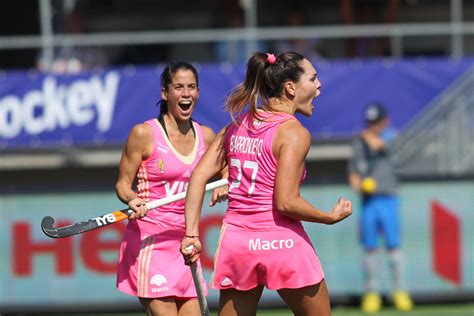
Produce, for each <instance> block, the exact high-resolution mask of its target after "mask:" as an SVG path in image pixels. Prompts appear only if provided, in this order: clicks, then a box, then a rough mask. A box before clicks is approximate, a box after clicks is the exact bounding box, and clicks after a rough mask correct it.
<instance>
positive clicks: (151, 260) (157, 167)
mask: <svg viewBox="0 0 474 316" xmlns="http://www.w3.org/2000/svg"><path fill="white" fill-rule="evenodd" d="M146 124H148V125H149V126H150V127H151V128H152V131H153V151H152V153H151V155H150V157H149V158H148V159H147V160H145V161H143V162H142V164H141V166H140V168H139V171H138V174H137V178H138V196H140V197H141V198H143V199H144V200H146V201H150V200H155V199H160V198H163V197H165V196H170V195H173V194H176V193H179V192H183V191H185V190H186V188H187V186H188V182H189V178H190V176H191V171H192V170H193V169H194V167H195V166H196V164H197V163H198V161H199V159H200V158H201V157H202V155H203V154H204V151H205V143H204V140H203V136H202V129H201V127H200V126H199V124H197V123H195V122H193V126H194V130H195V133H196V137H195V142H194V147H193V150H192V152H191V153H190V154H189V155H187V156H183V155H181V154H180V153H179V152H177V151H176V149H175V148H174V147H173V145H172V144H171V143H170V141H169V140H168V137H167V136H166V134H165V131H164V130H163V128H162V127H161V125H160V123H159V122H158V120H156V119H153V120H149V121H147V122H146ZM183 236H184V200H180V201H177V202H174V203H171V204H168V205H163V206H161V207H159V208H156V209H154V210H151V211H149V212H148V213H147V215H146V216H145V217H143V218H141V219H136V220H131V221H129V222H128V226H127V229H126V230H125V236H124V239H123V242H122V244H121V246H120V254H119V263H118V268H117V288H118V289H119V290H120V291H122V292H125V293H128V294H131V295H135V296H139V297H149V298H156V297H176V298H178V299H179V298H194V297H196V289H195V287H194V283H193V279H192V276H191V271H190V269H189V267H188V266H186V265H185V264H184V259H183V256H182V255H181V253H180V252H179V247H180V245H181V240H182V238H183ZM198 265H199V263H198ZM199 270H200V269H199ZM201 279H202V276H201ZM203 288H204V292H205V294H207V288H206V286H205V284H204V283H203Z"/></svg>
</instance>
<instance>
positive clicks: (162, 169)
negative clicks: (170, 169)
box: [158, 159, 165, 173]
mask: <svg viewBox="0 0 474 316" xmlns="http://www.w3.org/2000/svg"><path fill="white" fill-rule="evenodd" d="M158 169H159V170H160V173H165V162H164V161H163V159H158Z"/></svg>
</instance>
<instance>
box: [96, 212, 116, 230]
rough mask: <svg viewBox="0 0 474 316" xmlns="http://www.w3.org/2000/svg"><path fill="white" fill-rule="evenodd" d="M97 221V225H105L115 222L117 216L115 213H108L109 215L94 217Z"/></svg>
mask: <svg viewBox="0 0 474 316" xmlns="http://www.w3.org/2000/svg"><path fill="white" fill-rule="evenodd" d="M94 220H95V222H96V223H97V226H99V227H100V226H103V225H107V224H109V223H115V220H116V219H115V216H114V214H107V215H104V216H98V217H96V218H94Z"/></svg>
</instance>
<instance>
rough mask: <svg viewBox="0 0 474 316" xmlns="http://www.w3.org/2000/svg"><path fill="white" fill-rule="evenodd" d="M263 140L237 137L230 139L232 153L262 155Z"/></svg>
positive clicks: (233, 136)
mask: <svg viewBox="0 0 474 316" xmlns="http://www.w3.org/2000/svg"><path fill="white" fill-rule="evenodd" d="M262 147H263V139H260V138H253V137H245V136H235V135H232V136H231V137H230V146H229V150H230V152H234V153H242V154H251V155H257V156H261V155H262Z"/></svg>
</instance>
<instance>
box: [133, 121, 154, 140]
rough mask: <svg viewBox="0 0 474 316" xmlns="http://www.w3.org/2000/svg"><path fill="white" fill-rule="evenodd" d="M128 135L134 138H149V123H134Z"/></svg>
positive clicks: (150, 135)
mask: <svg viewBox="0 0 474 316" xmlns="http://www.w3.org/2000/svg"><path fill="white" fill-rule="evenodd" d="M129 137H130V138H134V139H143V138H144V139H151V137H152V130H151V127H150V125H148V124H146V123H141V124H136V125H135V126H133V127H132V130H131V131H130V136H129Z"/></svg>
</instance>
